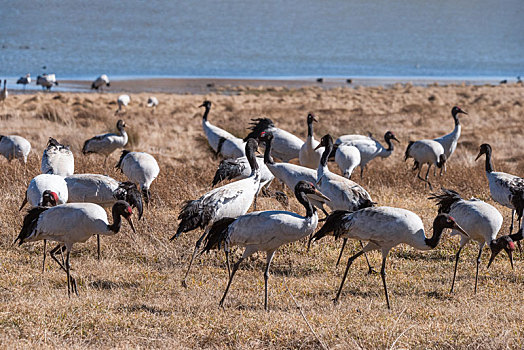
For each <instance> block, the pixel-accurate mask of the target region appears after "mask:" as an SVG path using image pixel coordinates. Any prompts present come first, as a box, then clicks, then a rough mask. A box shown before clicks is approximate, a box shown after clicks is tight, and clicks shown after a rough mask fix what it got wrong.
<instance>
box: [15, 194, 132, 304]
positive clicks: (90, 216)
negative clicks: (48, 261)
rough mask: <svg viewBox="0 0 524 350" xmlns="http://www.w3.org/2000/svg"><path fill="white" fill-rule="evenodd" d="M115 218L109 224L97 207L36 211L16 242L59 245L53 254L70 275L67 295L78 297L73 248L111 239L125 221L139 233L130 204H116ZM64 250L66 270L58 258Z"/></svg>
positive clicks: (29, 215) (26, 220)
mask: <svg viewBox="0 0 524 350" xmlns="http://www.w3.org/2000/svg"><path fill="white" fill-rule="evenodd" d="M112 214H113V223H112V224H109V222H108V220H107V213H106V211H105V210H104V208H102V207H101V206H99V205H97V204H93V203H69V204H62V205H57V206H55V207H52V208H47V207H36V208H33V209H31V210H29V212H28V213H27V215H26V216H25V217H24V224H23V226H22V229H21V230H20V234H19V235H18V237H17V238H16V239H15V242H16V241H19V244H20V245H22V244H23V243H26V242H35V241H40V240H43V239H47V240H50V241H55V242H58V245H57V246H56V247H55V248H54V249H53V250H51V251H50V252H49V254H50V255H51V257H52V258H53V260H55V261H56V262H57V263H58V265H59V266H60V267H61V268H62V269H63V270H64V271H65V272H66V274H67V293H68V294H69V295H70V294H71V292H73V293H76V294H78V290H77V286H76V280H75V279H74V278H72V277H71V273H70V269H71V264H70V263H69V256H70V253H71V249H72V248H73V245H74V244H75V243H84V242H85V241H87V240H88V239H89V238H90V237H91V236H93V235H95V234H100V235H105V236H111V235H114V234H116V233H118V232H119V231H120V227H121V222H122V219H121V218H122V217H124V219H126V220H127V221H128V222H129V225H130V226H131V229H132V230H133V232H134V231H135V229H134V227H133V222H132V221H131V215H132V214H133V211H132V209H131V207H130V206H129V204H128V203H127V202H125V201H118V202H116V203H115V204H114V205H113V208H112ZM61 247H65V252H66V260H65V266H64V264H62V263H60V261H58V259H57V258H56V256H55V253H56V252H57V251H58V250H59V249H61Z"/></svg>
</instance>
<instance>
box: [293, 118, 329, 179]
mask: <svg viewBox="0 0 524 350" xmlns="http://www.w3.org/2000/svg"><path fill="white" fill-rule="evenodd" d="M313 122H317V123H318V119H317V118H316V117H315V116H314V115H313V114H312V113H309V114H308V115H307V139H306V142H304V144H303V145H302V147H301V148H300V152H299V153H298V160H299V162H300V165H302V166H305V167H308V168H311V169H317V168H318V163H319V162H320V157H321V156H322V153H323V152H324V148H323V147H320V148H317V146H318V144H319V142H318V141H317V140H315V137H314V135H313Z"/></svg>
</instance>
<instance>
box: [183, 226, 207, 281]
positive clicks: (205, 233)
mask: <svg viewBox="0 0 524 350" xmlns="http://www.w3.org/2000/svg"><path fill="white" fill-rule="evenodd" d="M207 233H208V230H207V229H206V230H205V231H204V234H203V235H202V236H200V238H199V239H198V241H197V242H196V244H195V250H193V255H191V260H190V261H189V267H188V268H187V271H186V274H185V276H184V279H183V280H182V286H183V287H184V288H187V283H186V279H187V276H188V275H189V271H190V270H191V266H192V265H193V260H195V257H196V256H197V254H198V249H199V248H200V245H201V244H202V241H203V240H204V238H205V237H206V236H207Z"/></svg>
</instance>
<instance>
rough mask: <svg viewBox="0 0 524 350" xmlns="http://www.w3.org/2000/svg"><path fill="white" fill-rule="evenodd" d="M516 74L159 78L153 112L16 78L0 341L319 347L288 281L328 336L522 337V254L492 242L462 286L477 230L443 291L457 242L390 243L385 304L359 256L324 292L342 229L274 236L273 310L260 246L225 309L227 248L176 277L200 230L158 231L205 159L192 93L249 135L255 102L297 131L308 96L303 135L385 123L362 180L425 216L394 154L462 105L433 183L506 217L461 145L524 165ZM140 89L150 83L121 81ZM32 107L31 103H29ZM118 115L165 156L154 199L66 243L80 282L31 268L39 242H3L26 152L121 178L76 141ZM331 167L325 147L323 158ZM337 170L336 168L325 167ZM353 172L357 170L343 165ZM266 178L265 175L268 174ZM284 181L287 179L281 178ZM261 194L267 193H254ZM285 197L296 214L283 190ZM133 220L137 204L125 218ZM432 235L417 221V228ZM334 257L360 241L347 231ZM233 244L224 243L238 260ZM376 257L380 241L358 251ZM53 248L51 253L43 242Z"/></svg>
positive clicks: (5, 127)
mask: <svg viewBox="0 0 524 350" xmlns="http://www.w3.org/2000/svg"><path fill="white" fill-rule="evenodd" d="M522 89H523V88H522V86H518V85H511V84H508V85H501V86H496V87H493V86H438V85H433V86H429V87H415V86H411V85H401V84H398V85H395V86H393V87H391V88H380V87H359V88H356V89H351V88H336V89H331V90H323V89H320V88H316V87H306V88H301V89H288V88H280V87H274V88H259V89H255V88H248V87H238V88H236V89H235V88H231V89H229V90H228V93H227V94H225V93H224V94H222V93H221V92H220V91H219V92H214V93H210V94H208V95H205V96H202V95H176V94H165V93H164V94H157V95H156V96H157V97H158V99H159V100H160V101H161V104H160V105H159V107H158V108H157V110H156V111H155V112H154V114H153V113H152V112H151V110H150V109H147V108H145V107H143V104H140V103H138V104H134V105H133V106H129V107H128V108H127V112H126V113H125V114H124V115H123V116H118V117H116V116H115V115H114V102H113V101H115V100H116V98H117V94H77V93H61V94H52V93H37V94H34V95H14V96H10V97H9V99H8V100H7V101H6V105H5V107H4V110H3V111H2V115H3V116H7V115H9V116H10V117H2V118H0V128H1V130H2V134H18V135H22V136H24V137H26V138H27V139H28V140H30V142H31V144H32V146H33V151H32V152H31V154H30V157H29V161H28V164H27V166H25V167H24V166H23V165H21V164H20V163H18V162H11V163H9V162H7V161H6V160H5V159H3V158H2V159H0V164H1V167H0V168H1V171H2V176H1V177H0V191H1V193H3V195H4V200H3V201H2V202H1V204H0V206H1V211H0V232H2V234H1V235H0V254H1V258H0V259H1V260H0V264H1V265H0V266H1V269H2V271H1V273H0V305H1V308H0V344H2V346H3V347H6V348H12V347H24V348H26V347H39V348H40V347H64V346H66V347H70V348H106V347H111V348H128V347H154V348H174V347H176V348H268V349H269V348H302V349H310V348H311V349H313V348H315V349H316V348H319V347H320V344H319V343H318V342H317V340H316V338H315V337H314V336H313V335H312V334H311V332H310V331H309V328H308V327H307V325H306V323H305V322H304V321H303V319H302V317H301V315H300V313H299V312H298V310H297V309H296V306H295V304H294V302H293V300H292V299H291V297H290V296H289V294H288V292H287V289H286V286H287V287H288V288H289V290H290V291H291V293H293V295H294V297H295V298H296V300H297V302H298V303H299V304H300V305H301V308H302V310H303V312H304V313H305V315H306V317H307V318H308V320H309V322H310V324H311V326H312V327H313V328H314V329H315V331H316V333H317V334H318V335H319V337H320V338H321V339H322V341H323V342H324V343H325V344H327V345H328V346H329V347H330V348H333V349H341V348H344V349H346V348H351V349H354V348H430V349H456V348H478V349H494V348H515V349H517V348H523V347H524V342H523V339H524V338H523V335H524V334H523V329H522V318H523V315H524V294H523V293H522V292H521V290H522V285H523V283H524V273H523V260H522V256H521V255H519V254H518V253H517V254H515V255H516V266H515V270H513V271H512V270H511V268H510V266H509V262H508V261H506V260H504V257H503V255H502V254H501V255H500V257H498V258H497V260H496V261H495V263H494V264H493V266H492V267H491V269H490V271H487V270H486V264H487V255H488V254H487V253H485V255H484V256H483V261H482V264H481V269H480V277H479V291H478V293H477V294H476V295H474V294H473V285H474V276H475V274H474V273H475V271H474V269H475V260H476V252H477V249H476V245H473V244H471V245H468V246H467V247H466V249H465V251H464V253H463V254H462V257H461V263H460V265H459V270H458V277H457V285H456V292H455V293H454V294H452V295H451V294H449V288H450V283H451V278H452V269H453V263H454V254H455V252H456V249H457V247H458V241H457V239H456V238H450V236H449V235H444V237H443V239H442V243H441V245H439V247H437V249H435V250H433V251H430V252H418V251H415V250H413V249H412V248H410V247H406V246H399V247H397V248H394V249H393V250H392V252H391V253H390V255H389V258H388V266H387V272H388V276H387V279H388V287H389V292H390V298H391V303H392V310H391V311H389V310H387V308H386V306H385V301H384V296H383V290H382V285H381V281H380V277H378V276H374V275H373V276H368V275H366V272H367V267H366V265H365V261H364V260H363V259H362V260H360V259H357V260H356V261H355V263H354V265H353V266H352V267H351V270H350V273H349V276H348V279H347V281H346V284H345V287H344V290H343V292H342V296H341V299H340V303H339V305H337V306H334V305H333V303H332V302H331V298H333V297H334V295H335V293H336V288H337V287H338V285H339V283H340V279H341V276H342V273H343V270H344V268H345V266H344V264H345V261H344V260H343V263H342V266H339V267H338V268H335V261H336V259H337V256H338V249H339V247H340V242H333V241H331V240H329V239H325V240H323V241H322V242H321V243H320V244H315V245H314V246H313V247H312V249H311V251H310V252H309V253H306V250H305V241H302V242H296V243H294V244H291V245H288V246H285V247H282V248H281V249H280V250H279V251H278V252H277V254H276V256H275V259H274V262H273V265H272V268H271V278H270V280H269V288H270V309H271V311H270V312H269V313H266V312H264V310H263V285H264V284H263V283H264V282H263V269H264V265H265V260H264V259H263V254H258V255H256V256H254V257H253V258H252V259H249V261H247V262H246V263H244V264H243V265H242V266H241V268H240V270H239V272H238V274H237V276H236V277H235V281H234V282H233V285H232V288H231V290H230V293H229V295H228V298H227V300H226V305H225V309H220V308H219V307H218V301H219V299H220V297H221V295H222V293H223V290H224V288H225V285H226V282H227V271H226V269H225V263H224V258H223V254H221V253H210V254H207V255H205V256H203V257H201V258H200V259H199V261H198V262H197V263H196V265H195V268H194V269H193V272H192V274H191V275H190V278H189V280H188V285H189V287H188V288H187V289H184V288H183V287H182V286H181V285H180V281H181V279H182V277H183V274H184V272H185V269H186V266H187V262H188V260H189V257H190V254H191V252H192V249H193V246H194V243H195V241H196V239H197V237H199V235H200V234H201V232H192V233H188V234H184V235H182V236H181V237H180V238H179V239H177V240H176V241H174V242H170V241H169V238H170V237H171V236H172V234H173V233H174V231H175V230H176V227H177V220H176V217H177V214H178V211H179V209H180V208H181V205H182V203H183V201H184V200H187V199H194V198H197V197H199V196H200V195H201V194H203V193H204V192H206V191H208V190H209V189H210V182H211V179H212V177H213V174H214V171H215V169H216V167H217V165H218V162H219V160H218V159H216V158H215V157H214V156H213V155H212V153H211V152H210V149H209V147H208V145H207V142H206V140H205V138H204V137H203V133H202V129H201V119H200V118H201V115H202V110H201V109H199V108H198V107H197V106H198V105H200V104H201V102H202V101H203V100H204V99H209V100H211V101H212V102H213V108H212V109H211V113H210V116H209V120H210V122H211V123H213V124H215V125H218V126H220V127H223V128H225V129H227V130H229V131H232V132H234V133H235V134H236V135H238V136H244V135H245V134H246V130H245V126H247V124H248V122H249V120H250V119H251V118H255V117H262V116H266V117H270V118H271V119H273V121H274V122H275V124H276V125H277V126H279V127H282V128H284V129H286V130H288V131H290V132H293V133H295V134H296V135H298V136H300V137H302V138H305V135H306V132H307V129H306V125H305V117H306V115H307V113H308V112H313V113H315V114H316V115H317V116H318V118H319V119H320V123H318V124H316V125H315V135H316V138H317V139H319V138H320V136H321V135H323V134H325V133H330V134H332V135H333V136H339V135H342V134H348V133H364V134H365V133H367V132H371V133H373V135H374V136H375V137H377V138H381V136H382V135H383V134H384V133H385V131H386V130H391V131H393V132H395V134H396V135H397V137H398V138H399V139H400V140H401V141H402V144H401V145H400V146H399V147H397V149H396V150H395V152H394V153H393V155H392V156H391V157H390V158H388V159H385V160H375V161H373V162H372V163H370V164H369V165H368V168H367V169H366V172H367V173H366V174H365V178H364V179H363V180H360V179H358V176H357V178H356V180H357V181H358V182H359V183H361V184H362V185H363V186H364V187H366V189H368V191H369V192H370V194H371V195H372V197H373V199H374V200H375V201H376V202H378V203H379V205H389V206H397V207H402V208H406V209H409V210H412V211H414V212H415V213H417V214H418V215H419V216H420V217H421V218H422V219H423V221H424V224H425V225H426V227H428V228H429V227H430V224H431V222H432V220H433V218H434V216H435V214H436V207H435V206H434V204H433V203H431V202H430V201H428V200H427V197H428V195H429V191H428V190H427V189H425V188H424V185H423V184H422V183H421V182H420V181H418V180H416V179H415V174H413V173H412V172H411V170H410V167H411V164H410V163H405V162H404V161H403V158H402V156H403V152H404V148H405V146H406V145H407V142H408V140H410V139H411V140H416V139H422V138H434V137H437V136H441V135H443V134H445V133H448V132H450V131H451V130H452V129H453V120H452V118H451V115H450V111H451V107H452V106H453V105H460V106H461V107H462V108H463V109H464V110H466V111H467V112H468V113H469V116H466V117H464V118H462V119H461V120H462V125H463V130H462V136H461V139H460V142H459V145H458V148H457V151H456V153H455V154H454V155H453V157H452V158H451V159H450V161H449V166H448V172H447V174H445V176H444V177H442V178H436V179H433V177H432V182H433V183H434V184H435V186H441V185H442V186H445V187H448V188H452V189H456V190H458V191H460V192H461V194H462V195H463V196H464V197H466V198H469V197H470V196H475V197H477V198H479V199H482V200H485V201H487V202H489V203H490V204H492V205H494V206H495V207H497V208H498V209H499V210H500V211H501V213H502V214H503V216H504V220H505V221H504V226H503V228H502V233H504V234H505V233H507V231H508V227H509V214H510V210H509V209H507V208H503V207H501V206H499V205H498V204H496V203H494V202H493V201H492V200H491V198H490V194H489V189H488V186H487V180H486V177H485V174H484V166H483V163H482V162H480V161H479V162H474V157H475V155H476V154H477V152H478V146H479V145H480V144H481V143H484V142H488V143H490V144H491V145H492V146H493V150H494V165H495V168H496V169H497V170H501V171H506V172H509V173H513V174H521V175H522V174H523V173H524V158H523V155H522V146H524V139H523V137H522V134H521V127H522V115H524V110H523V106H522V104H521V103H520V100H521V99H522V92H523V90H522ZM131 97H132V99H133V101H142V100H143V101H145V100H146V99H147V97H148V94H145V93H143V94H134V95H132V96H131ZM35 116H39V117H37V118H35ZM118 118H122V119H124V120H125V121H126V124H127V125H128V128H127V129H128V131H129V133H130V134H131V135H134V136H133V142H132V144H131V145H130V148H131V149H133V150H138V151H146V152H150V153H152V154H153V155H154V156H155V157H156V158H157V160H158V161H159V164H160V168H161V172H160V175H159V177H158V179H157V180H155V182H154V183H153V185H152V187H151V191H152V196H153V202H152V205H151V206H150V208H148V209H146V211H145V217H144V219H143V220H142V221H141V222H135V226H136V228H137V231H138V233H137V234H136V235H134V234H132V232H131V231H130V229H129V227H127V226H124V227H123V229H122V232H121V233H120V234H118V235H115V236H113V237H103V238H102V256H103V257H102V260H100V261H97V260H96V257H95V256H96V240H89V241H88V242H86V243H85V244H78V245H76V246H75V247H74V249H73V253H72V260H71V263H72V267H73V273H74V274H75V276H76V277H77V281H78V283H79V292H80V296H79V297H72V298H69V299H68V298H67V292H66V281H65V276H64V273H63V272H61V271H60V270H59V269H58V268H57V267H56V266H55V265H54V264H53V263H52V261H49V262H48V263H47V264H46V268H45V273H44V274H41V272H40V271H41V252H42V244H37V243H34V244H25V245H24V246H22V247H17V246H13V245H12V242H13V240H14V238H15V237H16V236H17V234H18V231H19V229H20V227H21V224H22V219H23V214H24V213H23V212H18V207H19V205H20V203H21V200H22V198H23V193H24V191H25V189H26V186H27V184H28V183H29V181H30V179H31V178H32V177H33V176H35V175H37V174H38V173H39V169H40V157H41V154H42V151H43V148H44V147H45V144H46V142H47V139H48V137H50V136H53V137H55V138H57V139H58V140H60V141H61V142H63V143H66V144H70V145H71V147H72V150H73V152H74V154H75V157H76V159H75V165H76V172H77V173H102V174H108V175H110V176H112V177H114V178H117V179H119V180H124V177H123V175H122V174H120V173H118V172H117V171H116V170H115V169H113V164H114V163H116V161H117V160H118V154H117V152H115V154H114V155H112V156H111V161H112V163H113V164H111V162H108V166H107V168H104V167H103V165H102V164H103V157H99V156H97V155H89V156H83V155H82V154H81V147H82V144H83V142H84V140H85V139H87V138H89V137H91V136H93V135H95V134H99V133H101V132H106V131H109V130H113V129H114V126H115V124H116V120H117V119H118ZM331 168H332V169H333V170H335V169H336V165H335V164H331ZM336 171H338V169H336ZM357 173H358V171H357ZM276 185H277V184H274V185H273V186H276ZM288 195H290V196H291V193H288ZM259 206H260V208H261V209H262V210H269V209H280V206H279V204H278V203H276V202H275V201H273V200H271V199H268V198H261V199H260V200H259ZM288 210H292V211H295V212H298V213H302V214H303V209H302V208H300V205H299V204H298V202H297V201H296V200H294V199H293V200H291V202H290V207H289V208H288ZM135 220H136V219H135ZM428 234H431V230H429V232H428ZM348 245H349V247H347V248H346V253H345V255H344V258H345V259H347V257H348V256H349V254H350V253H351V252H354V251H356V249H358V245H357V244H355V243H354V242H352V243H351V244H348ZM240 254H241V250H237V251H236V252H235V254H234V256H233V259H237V258H238V257H239V256H240ZM370 258H371V261H372V264H374V265H375V266H379V264H380V255H379V254H378V253H372V254H370ZM48 260H50V259H48Z"/></svg>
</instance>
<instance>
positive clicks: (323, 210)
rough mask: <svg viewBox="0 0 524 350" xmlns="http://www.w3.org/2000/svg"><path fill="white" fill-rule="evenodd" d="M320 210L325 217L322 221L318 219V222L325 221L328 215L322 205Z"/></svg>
mask: <svg viewBox="0 0 524 350" xmlns="http://www.w3.org/2000/svg"><path fill="white" fill-rule="evenodd" d="M320 210H322V212H323V213H324V215H325V217H324V218H323V219H319V220H318V222H322V221H326V219H327V217H328V216H329V213H328V212H327V211H326V209H324V205H322V207H321V208H320Z"/></svg>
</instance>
